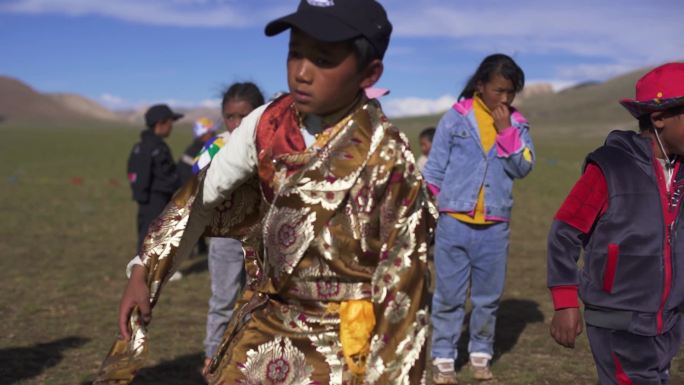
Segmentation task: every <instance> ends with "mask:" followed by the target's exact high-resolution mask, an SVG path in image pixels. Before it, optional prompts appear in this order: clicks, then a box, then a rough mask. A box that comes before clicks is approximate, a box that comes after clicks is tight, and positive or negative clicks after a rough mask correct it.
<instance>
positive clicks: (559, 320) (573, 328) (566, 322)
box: [551, 307, 583, 349]
mask: <svg viewBox="0 0 684 385" xmlns="http://www.w3.org/2000/svg"><path fill="white" fill-rule="evenodd" d="M582 323H583V321H582V315H581V314H580V310H579V308H576V307H571V308H567V309H560V310H556V312H555V313H554V315H553V319H552V320H551V337H553V339H554V340H556V342H557V343H559V344H560V345H563V346H565V347H566V348H571V349H573V348H574V347H575V339H576V338H577V336H579V335H580V334H582V327H583V326H582Z"/></svg>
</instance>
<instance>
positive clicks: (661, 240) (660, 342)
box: [548, 63, 684, 385]
mask: <svg viewBox="0 0 684 385" xmlns="http://www.w3.org/2000/svg"><path fill="white" fill-rule="evenodd" d="M620 103H621V104H622V105H623V106H624V107H625V108H627V110H629V112H630V113H631V114H632V115H633V116H634V117H635V118H637V119H638V120H639V130H640V132H639V133H636V132H631V131H613V132H611V133H610V134H609V135H608V138H607V139H606V142H605V144H604V145H603V146H602V147H600V148H598V149H597V150H596V151H594V152H592V153H590V154H589V155H588V156H587V159H586V164H585V167H584V173H583V175H582V176H581V178H580V179H579V181H578V182H577V183H576V184H575V186H574V187H573V189H572V191H571V192H570V195H569V196H568V197H567V198H566V200H565V202H564V203H563V205H562V206H561V208H560V210H558V213H557V214H556V216H555V218H554V222H553V225H552V227H551V231H550V234H549V241H548V285H549V287H550V289H551V293H552V297H553V303H554V308H555V310H556V312H555V314H554V316H553V320H552V321H551V335H552V337H553V338H554V339H555V340H556V342H558V343H559V344H561V345H563V346H565V347H569V348H573V347H574V345H575V339H576V337H577V336H578V335H579V334H580V333H581V332H582V327H583V325H582V316H581V314H580V310H579V304H578V300H577V296H578V291H579V297H580V298H581V299H582V302H583V303H584V306H585V309H584V319H585V322H586V328H587V336H588V338H589V344H590V345H591V350H592V353H593V356H594V360H595V362H596V367H597V371H598V377H599V380H600V383H601V384H602V385H607V384H617V385H627V384H634V385H641V384H643V385H645V384H649V385H651V384H653V385H655V384H666V383H667V382H668V381H669V368H670V362H671V361H672V359H673V358H674V357H675V355H676V353H677V351H678V350H679V346H680V345H681V343H682V337H683V336H682V327H683V325H684V322H682V320H681V318H682V315H681V314H680V313H681V311H682V310H681V309H682V305H683V304H684V279H682V278H681V277H684V232H683V231H684V228H683V227H684V222H683V221H680V220H679V217H680V215H682V214H681V212H680V211H681V210H680V207H681V203H682V193H684V167H680V165H681V161H680V157H681V156H683V155H684V63H670V64H665V65H663V66H660V67H657V68H655V69H654V70H652V71H650V72H649V73H647V74H646V75H644V76H643V77H642V78H641V79H639V81H638V82H637V84H636V99H625V100H622V101H621V102H620ZM582 249H584V266H583V268H582V269H579V270H578V268H577V260H578V258H579V255H580V252H581V251H582Z"/></svg>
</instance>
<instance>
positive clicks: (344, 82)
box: [287, 28, 382, 115]
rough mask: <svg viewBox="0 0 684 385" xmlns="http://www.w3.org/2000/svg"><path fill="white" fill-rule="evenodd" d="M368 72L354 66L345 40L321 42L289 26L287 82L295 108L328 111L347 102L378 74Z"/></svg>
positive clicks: (342, 106) (318, 111)
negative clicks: (290, 29)
mask: <svg viewBox="0 0 684 385" xmlns="http://www.w3.org/2000/svg"><path fill="white" fill-rule="evenodd" d="M377 62H378V63H380V66H382V63H381V62H380V61H379V60H378V61H377ZM369 67H370V66H369ZM369 72H370V71H368V69H365V70H362V71H359V70H358V68H357V59H356V55H355V54H354V51H353V49H352V47H351V45H350V44H349V42H337V43H325V42H321V41H318V40H316V39H314V38H312V37H311V36H309V35H307V34H305V33H304V32H301V31H299V30H297V29H295V28H293V29H292V32H291V34H290V47H289V52H288V56H287V84H288V87H289V88H290V93H291V94H292V97H293V98H294V101H295V106H296V107H297V110H299V112H301V113H303V114H314V115H328V114H331V113H334V112H337V111H340V110H341V109H343V108H345V107H347V106H349V105H350V104H351V103H352V102H353V101H354V99H355V98H356V97H357V95H358V94H359V91H360V90H361V89H363V88H366V87H370V86H371V85H373V83H375V81H377V78H379V74H378V76H377V78H373V75H372V74H370V73H369ZM380 73H382V71H381V70H380ZM364 74H365V75H364Z"/></svg>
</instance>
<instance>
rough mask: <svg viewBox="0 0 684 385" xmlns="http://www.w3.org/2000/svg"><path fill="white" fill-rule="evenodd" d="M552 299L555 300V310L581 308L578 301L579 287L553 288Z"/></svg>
mask: <svg viewBox="0 0 684 385" xmlns="http://www.w3.org/2000/svg"><path fill="white" fill-rule="evenodd" d="M551 298H552V299H553V309H554V310H560V309H567V308H570V307H579V301H578V300H577V286H570V285H568V286H556V287H552V288H551Z"/></svg>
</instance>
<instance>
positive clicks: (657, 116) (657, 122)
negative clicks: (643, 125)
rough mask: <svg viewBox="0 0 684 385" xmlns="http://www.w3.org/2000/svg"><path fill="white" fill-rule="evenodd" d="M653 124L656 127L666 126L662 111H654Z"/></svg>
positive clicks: (660, 128) (659, 128)
mask: <svg viewBox="0 0 684 385" xmlns="http://www.w3.org/2000/svg"><path fill="white" fill-rule="evenodd" d="M651 124H652V125H653V127H654V128H655V129H658V130H662V129H663V128H665V117H664V116H663V113H662V112H654V113H652V114H651Z"/></svg>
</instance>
